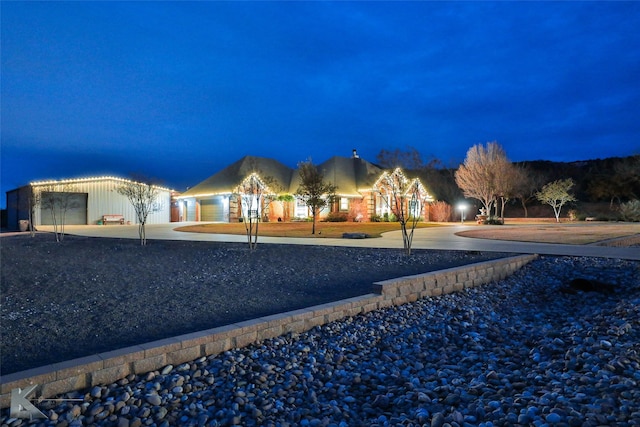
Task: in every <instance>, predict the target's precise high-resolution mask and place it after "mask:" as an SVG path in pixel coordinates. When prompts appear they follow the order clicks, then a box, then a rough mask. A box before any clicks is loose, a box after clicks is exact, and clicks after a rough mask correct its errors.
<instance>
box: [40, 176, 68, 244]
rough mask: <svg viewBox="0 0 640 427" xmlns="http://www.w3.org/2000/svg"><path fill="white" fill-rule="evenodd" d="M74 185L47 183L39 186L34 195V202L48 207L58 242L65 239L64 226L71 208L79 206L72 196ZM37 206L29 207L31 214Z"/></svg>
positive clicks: (45, 207)
mask: <svg viewBox="0 0 640 427" xmlns="http://www.w3.org/2000/svg"><path fill="white" fill-rule="evenodd" d="M72 191H73V186H72V185H71V184H61V185H55V184H50V185H45V186H41V187H38V189H37V192H38V194H37V195H34V196H33V199H34V202H35V201H37V203H38V204H39V205H40V206H41V207H42V208H44V209H48V210H49V212H50V214H51V222H52V225H53V234H54V235H55V238H56V242H62V241H63V240H64V226H65V221H66V217H67V212H68V211H69V209H73V208H77V207H78V204H77V201H76V200H75V199H74V198H73V197H72V195H73V193H72ZM34 208H35V206H33V207H30V208H29V211H30V212H29V215H30V216H31V215H32V212H33V209H34Z"/></svg>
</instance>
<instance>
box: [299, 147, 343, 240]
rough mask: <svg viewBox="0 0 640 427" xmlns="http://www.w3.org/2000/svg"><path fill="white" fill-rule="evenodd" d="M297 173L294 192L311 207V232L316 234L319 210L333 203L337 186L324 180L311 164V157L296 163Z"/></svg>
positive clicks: (316, 168)
mask: <svg viewBox="0 0 640 427" xmlns="http://www.w3.org/2000/svg"><path fill="white" fill-rule="evenodd" d="M298 173H299V174H300V187H298V190H297V191H296V194H297V195H298V196H299V197H301V198H302V199H303V200H304V203H305V204H306V205H307V207H308V208H309V209H311V216H312V218H313V226H312V228H311V234H316V221H317V219H318V216H319V214H320V211H321V210H322V209H323V208H325V207H326V206H330V205H331V203H333V201H334V199H335V192H336V190H337V189H338V187H336V186H335V185H333V184H331V183H328V182H325V180H324V174H323V173H322V172H321V171H320V170H319V169H318V167H317V166H316V165H314V164H313V162H312V161H311V159H309V160H307V161H305V162H300V163H298Z"/></svg>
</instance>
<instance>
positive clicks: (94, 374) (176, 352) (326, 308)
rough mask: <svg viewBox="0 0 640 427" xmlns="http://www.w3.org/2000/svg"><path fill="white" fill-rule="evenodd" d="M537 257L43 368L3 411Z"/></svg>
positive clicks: (4, 390)
mask: <svg viewBox="0 0 640 427" xmlns="http://www.w3.org/2000/svg"><path fill="white" fill-rule="evenodd" d="M537 256H538V255H518V256H513V257H509V258H502V259H497V260H491V261H484V262H480V263H475V264H469V265H465V266H461V267H455V268H449V269H446V270H439V271H433V272H429V273H424V274H418V275H414V276H405V277H399V278H396V279H389V280H385V281H381V282H376V283H374V284H373V293H371V294H367V295H362V296H358V297H354V298H348V299H343V300H340V301H335V302H331V303H327V304H321V305H317V306H313V307H309V308H304V309H300V310H294V311H289V312H286V313H280V314H274V315H271V316H265V317H260V318H258V319H253V320H247V321H244V322H239V323H234V324H231V325H227V326H221V327H218V328H213V329H207V330H204V331H199V332H193V333H190V334H185V335H180V336H177V337H172V338H166V339H162V340H158V341H153V342H149V343H145V344H140V345H136V346H131V347H126V348H121V349H118V350H114V351H109V352H105V353H99V354H95V355H92V356H87V357H82V358H78V359H73V360H69V361H65V362H60V363H54V364H51V365H46V366H41V367H38V368H34V369H29V370H26V371H21V372H16V373H12V374H9V375H4V376H2V377H0V384H1V388H0V408H6V407H9V405H10V401H11V390H13V389H16V388H22V389H24V388H26V387H28V386H30V385H33V384H36V385H37V386H38V387H37V388H36V390H35V392H34V393H33V394H32V396H31V397H32V398H43V399H46V398H50V397H53V396H55V395H58V394H61V393H67V392H70V391H74V390H81V389H84V388H88V387H92V386H95V385H99V384H109V383H113V382H116V381H118V380H120V379H122V378H124V377H126V376H128V375H130V374H144V373H146V372H150V371H155V370H159V369H161V368H163V367H165V366H167V365H173V366H175V365H179V364H181V363H185V362H189V361H192V360H195V359H198V358H200V357H203V356H211V355H216V354H220V353H222V352H224V351H227V350H231V349H234V348H240V347H245V346H247V345H249V344H252V343H254V342H256V341H261V340H264V339H268V338H274V337H277V336H280V335H284V334H287V333H290V332H295V333H302V332H305V331H308V330H310V329H312V328H313V327H315V326H320V325H324V324H325V323H329V322H333V321H335V320H339V319H342V318H345V317H350V316H355V315H357V314H362V313H367V312H370V311H374V310H378V309H381V308H385V307H390V306H395V305H401V304H406V303H409V302H414V301H416V300H418V299H420V298H424V297H428V296H438V295H443V294H448V293H452V292H457V291H461V290H463V289H465V288H471V287H475V286H480V285H483V284H486V283H490V282H492V281H496V280H501V279H504V278H505V277H507V276H509V275H511V274H512V273H514V272H515V271H517V270H518V269H520V268H521V267H522V266H524V265H525V264H527V263H529V262H531V261H532V260H534V259H535V258H537Z"/></svg>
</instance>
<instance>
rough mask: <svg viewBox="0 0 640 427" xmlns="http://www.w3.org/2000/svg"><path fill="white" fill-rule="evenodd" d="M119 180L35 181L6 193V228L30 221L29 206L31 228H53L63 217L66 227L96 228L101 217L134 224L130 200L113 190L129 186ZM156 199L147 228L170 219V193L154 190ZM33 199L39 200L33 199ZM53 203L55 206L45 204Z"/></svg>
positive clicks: (17, 226) (13, 227)
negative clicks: (30, 218) (85, 226)
mask: <svg viewBox="0 0 640 427" xmlns="http://www.w3.org/2000/svg"><path fill="white" fill-rule="evenodd" d="M131 182H133V181H129V180H126V179H122V178H117V177H111V176H103V177H93V178H76V179H64V180H51V181H38V182H32V183H30V184H28V185H25V186H22V187H20V188H16V189H15V190H11V191H8V192H7V227H8V228H9V229H11V230H17V229H19V225H20V221H25V220H29V208H30V205H33V204H35V206H34V209H33V218H32V221H33V224H34V225H35V226H36V227H37V226H39V225H53V223H54V220H55V221H56V222H58V223H59V222H60V218H61V216H62V214H63V213H64V223H65V224H66V225H84V224H98V223H100V222H101V221H102V219H103V216H105V215H113V217H114V218H115V217H121V218H122V219H123V222H124V223H131V224H136V223H137V220H136V212H135V210H134V208H133V205H132V204H131V203H130V202H129V200H128V199H127V198H126V197H125V196H123V195H121V194H120V193H118V192H117V191H116V189H117V188H118V187H119V186H121V185H123V184H125V183H131ZM156 188H157V189H158V192H159V197H158V199H157V201H156V203H155V206H154V209H153V212H151V213H150V214H149V216H148V218H147V224H160V223H167V222H169V221H170V219H171V194H172V192H171V190H169V189H167V188H162V187H156ZM34 195H37V196H38V197H35V198H34ZM53 197H55V200H56V201H57V202H56V203H50V202H47V200H54V198H53Z"/></svg>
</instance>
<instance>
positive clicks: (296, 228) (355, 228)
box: [176, 222, 440, 238]
mask: <svg viewBox="0 0 640 427" xmlns="http://www.w3.org/2000/svg"><path fill="white" fill-rule="evenodd" d="M438 226H440V225H439V224H435V223H429V222H420V223H418V225H417V226H416V228H427V227H438ZM311 227H312V224H311V223H310V222H261V223H260V224H259V228H258V234H259V235H260V236H265V237H313V238H342V234H343V233H365V234H367V235H368V236H369V237H381V236H382V233H386V232H388V231H396V230H400V224H399V223H397V222H318V223H316V234H315V235H314V234H311ZM176 230H177V231H185V232H189V233H212V234H240V235H244V234H246V229H245V225H244V224H243V223H231V224H197V225H187V226H184V227H179V228H176Z"/></svg>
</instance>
